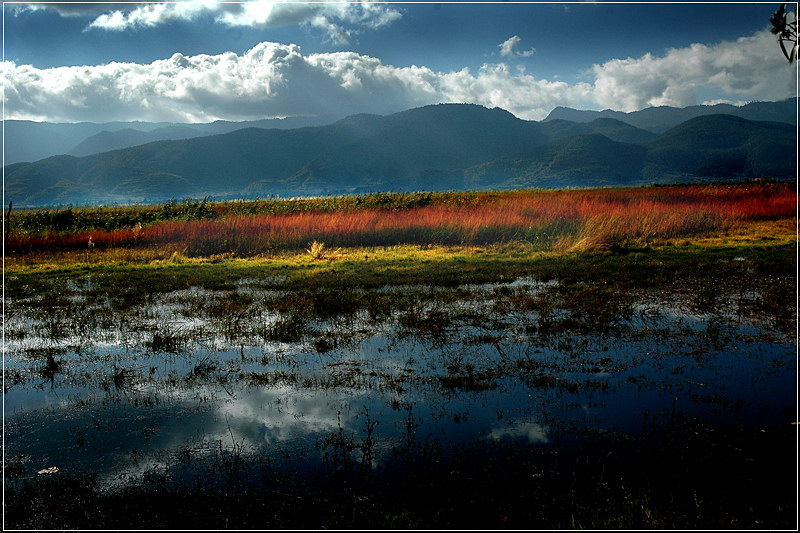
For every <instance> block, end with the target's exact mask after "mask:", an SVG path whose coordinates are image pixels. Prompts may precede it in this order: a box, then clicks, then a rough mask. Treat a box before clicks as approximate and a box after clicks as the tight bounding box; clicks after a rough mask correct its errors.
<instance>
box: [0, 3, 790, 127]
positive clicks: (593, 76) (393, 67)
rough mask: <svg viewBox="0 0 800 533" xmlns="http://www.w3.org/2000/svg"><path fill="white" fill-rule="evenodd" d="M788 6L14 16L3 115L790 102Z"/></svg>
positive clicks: (281, 6)
mask: <svg viewBox="0 0 800 533" xmlns="http://www.w3.org/2000/svg"><path fill="white" fill-rule="evenodd" d="M778 5H779V4H778V3H764V2H760V3H755V2H754V3H702V4H700V3H657V4H643V3H633V2H624V3H609V2H575V3H513V2H500V3H470V2H460V3H455V2H441V3H391V2H362V3H344V2H337V1H318V2H314V3H308V2H296V1H284V2H274V1H271V0H250V1H246V2H238V3H224V2H213V1H210V0H204V1H195V0H185V1H180V2H173V3H165V4H158V3H150V4H146V3H120V2H118V3H93V4H85V3H83V4H82V3H76V2H63V3H31V2H27V3H13V2H10V3H9V2H6V3H4V13H3V46H4V50H3V51H4V59H3V76H4V86H3V90H4V104H5V106H4V118H6V119H27V120H37V121H51V122H80V121H90V122H108V121H120V120H122V121H133V120H140V121H150V122H165V121H169V122H209V121H213V120H232V121H239V120H255V119H261V118H272V117H286V116H298V115H299V116H346V115H349V114H353V113H377V114H388V113H393V112H397V111H401V110H404V109H408V108H412V107H418V106H422V105H428V104H436V103H443V102H468V103H476V104H480V105H484V106H487V107H501V108H503V109H506V110H508V111H510V112H512V113H514V114H515V115H517V116H518V117H520V118H523V119H528V120H541V119H543V118H545V117H546V116H547V114H548V113H549V112H550V111H551V110H552V109H553V108H554V107H556V106H566V107H573V108H579V109H596V110H600V109H615V110H619V111H635V110H638V109H642V108H645V107H650V106H658V105H670V106H676V107H684V106H688V105H695V104H710V103H717V102H729V103H735V104H742V103H745V102H749V101H754V100H782V99H785V98H789V97H792V96H795V95H796V94H797V85H796V80H797V70H796V68H797V66H796V65H790V64H789V63H788V62H787V61H786V59H785V58H784V57H783V55H782V54H781V52H780V49H779V47H778V45H777V41H776V39H775V36H774V35H772V34H770V33H769V18H770V15H771V14H772V12H773V11H775V9H776V8H777V7H778Z"/></svg>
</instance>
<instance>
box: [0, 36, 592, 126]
mask: <svg viewBox="0 0 800 533" xmlns="http://www.w3.org/2000/svg"><path fill="white" fill-rule="evenodd" d="M4 76H5V84H6V117H7V118H12V119H13V118H16V119H32V120H49V121H81V120H88V121H110V120H149V121H181V122H183V121H186V122H199V121H210V120H216V119H227V120H244V119H252V118H261V117H272V116H291V115H328V114H331V113H333V114H337V115H345V114H350V113H360V112H372V113H390V112H394V111H399V110H402V109H407V108H410V107H415V106H421V105H426V104H432V103H439V102H474V103H479V104H483V105H486V106H490V107H495V106H498V107H503V108H505V109H507V110H509V111H511V112H512V113H515V114H517V115H518V116H520V117H523V118H543V117H544V116H546V114H547V113H548V112H549V111H550V109H551V108H552V107H553V106H554V105H566V104H568V103H570V102H573V101H575V99H576V98H580V97H581V96H582V94H583V93H585V92H586V91H588V86H587V85H586V84H583V85H582V86H580V87H576V86H569V85H568V84H566V83H563V82H548V81H545V80H537V79H535V78H534V77H533V76H530V75H526V74H524V73H517V74H513V73H512V72H511V71H510V70H509V68H508V67H507V66H506V65H503V64H500V65H484V67H483V68H481V69H480V71H479V72H477V73H472V72H470V71H469V70H467V69H464V70H461V71H458V72H449V73H441V72H435V71H433V70H431V69H429V68H427V67H417V66H410V67H402V68H401V67H395V66H392V65H385V64H383V63H382V62H381V61H380V60H379V59H377V58H374V57H369V56H364V55H359V54H357V53H354V52H336V53H327V54H311V55H307V56H306V55H303V54H302V52H301V50H300V48H299V47H298V46H296V45H284V44H278V43H269V42H265V43H260V44H258V45H256V46H255V47H254V48H252V49H251V50H248V51H247V52H245V53H244V54H242V55H237V54H234V53H232V52H228V53H224V54H219V55H197V56H184V55H181V54H177V53H176V54H174V55H173V56H172V57H171V58H169V59H164V60H159V61H154V62H153V63H150V64H137V63H110V64H107V65H100V66H84V67H58V68H50V69H38V68H35V67H32V66H30V65H15V64H14V63H10V62H7V63H6V64H5V65H4Z"/></svg>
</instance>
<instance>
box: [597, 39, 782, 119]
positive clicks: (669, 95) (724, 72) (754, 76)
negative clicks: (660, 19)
mask: <svg viewBox="0 0 800 533" xmlns="http://www.w3.org/2000/svg"><path fill="white" fill-rule="evenodd" d="M777 51H778V48H777V44H776V43H775V36H773V35H772V34H770V33H769V32H768V31H762V32H758V33H756V34H755V35H753V36H749V37H741V38H739V39H737V40H735V41H726V42H722V43H719V44H717V45H714V46H707V45H703V44H693V45H691V46H689V47H686V48H678V49H671V50H669V51H667V53H666V54H665V55H664V56H663V57H656V56H653V55H651V54H645V55H644V56H642V57H640V58H637V59H633V58H627V59H615V60H612V61H608V62H606V63H603V64H602V65H595V66H594V67H593V69H592V70H593V73H594V76H595V82H594V86H595V94H594V99H595V101H596V102H597V103H598V104H600V105H601V106H602V107H609V108H612V109H618V110H621V111H635V110H637V109H642V108H643V107H648V106H661V105H669V106H676V107H683V106H687V105H693V104H696V103H697V90H698V89H699V88H706V89H716V90H719V91H723V92H725V93H727V94H729V95H732V96H736V97H739V98H744V99H748V100H753V99H758V100H779V99H783V98H787V97H789V96H793V95H794V94H796V87H795V71H794V69H793V68H787V67H788V65H787V62H786V60H785V59H784V57H783V56H782V55H781V54H780V53H776V52H777Z"/></svg>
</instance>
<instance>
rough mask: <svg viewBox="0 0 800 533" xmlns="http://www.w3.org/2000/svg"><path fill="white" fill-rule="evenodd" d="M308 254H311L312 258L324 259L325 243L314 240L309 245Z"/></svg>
mask: <svg viewBox="0 0 800 533" xmlns="http://www.w3.org/2000/svg"><path fill="white" fill-rule="evenodd" d="M308 246H309V247H308V249H307V250H306V252H308V255H310V256H311V259H322V258H323V256H324V254H325V243H324V242H319V241H313V242H312V243H311V244H309V245H308Z"/></svg>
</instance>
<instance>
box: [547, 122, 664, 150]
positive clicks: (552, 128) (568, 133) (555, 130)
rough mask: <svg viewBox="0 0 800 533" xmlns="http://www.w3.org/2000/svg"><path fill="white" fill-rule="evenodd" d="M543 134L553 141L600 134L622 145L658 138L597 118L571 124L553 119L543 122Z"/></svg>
mask: <svg viewBox="0 0 800 533" xmlns="http://www.w3.org/2000/svg"><path fill="white" fill-rule="evenodd" d="M541 124H542V132H543V133H544V134H545V135H546V136H547V138H548V139H550V140H551V141H554V140H558V139H565V138H567V137H573V136H575V135H592V134H598V135H603V136H605V137H608V138H609V139H611V140H612V141H617V142H622V143H634V144H641V143H645V142H647V141H649V140H651V139H653V138H655V137H656V134H655V133H652V132H650V131H647V130H643V129H641V128H637V127H634V126H631V125H630V124H626V123H625V122H622V121H620V120H616V119H613V118H596V119H594V120H592V121H591V122H583V123H581V122H571V121H569V120H561V119H553V120H548V121H545V122H542V123H541Z"/></svg>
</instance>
